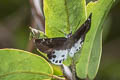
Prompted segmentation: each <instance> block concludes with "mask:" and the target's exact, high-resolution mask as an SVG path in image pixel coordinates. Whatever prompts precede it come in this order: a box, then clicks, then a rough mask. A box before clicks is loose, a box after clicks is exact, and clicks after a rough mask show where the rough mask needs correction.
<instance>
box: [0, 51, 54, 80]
mask: <svg viewBox="0 0 120 80" xmlns="http://www.w3.org/2000/svg"><path fill="white" fill-rule="evenodd" d="M52 74H53V69H52V67H51V66H50V64H49V63H48V62H47V61H46V60H44V59H43V58H42V57H40V56H37V55H34V54H32V53H30V52H26V51H22V50H16V49H1V50H0V80H45V79H51V77H50V76H51V75H52Z"/></svg>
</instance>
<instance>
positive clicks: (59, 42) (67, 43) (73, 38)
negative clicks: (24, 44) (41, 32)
mask: <svg viewBox="0 0 120 80" xmlns="http://www.w3.org/2000/svg"><path fill="white" fill-rule="evenodd" d="M91 16H92V13H91V14H90V16H89V17H88V19H87V20H86V21H85V22H84V23H83V24H82V25H81V27H80V28H79V29H78V30H77V31H76V32H75V33H74V34H73V35H72V34H69V36H68V37H56V38H42V39H35V44H36V47H37V48H38V49H39V50H40V51H41V52H43V53H46V54H47V57H48V59H49V61H50V62H51V63H53V64H55V65H62V63H63V61H64V60H65V59H67V56H68V55H69V56H70V57H73V56H74V55H75V53H76V52H78V51H79V50H80V49H81V47H82V45H83V42H84V40H85V36H86V33H87V32H88V31H89V29H90V26H91Z"/></svg>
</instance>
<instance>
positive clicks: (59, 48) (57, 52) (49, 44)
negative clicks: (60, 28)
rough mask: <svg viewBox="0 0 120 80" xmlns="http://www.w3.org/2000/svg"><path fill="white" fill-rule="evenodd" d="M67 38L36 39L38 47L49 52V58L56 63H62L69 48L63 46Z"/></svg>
mask: <svg viewBox="0 0 120 80" xmlns="http://www.w3.org/2000/svg"><path fill="white" fill-rule="evenodd" d="M66 41H67V38H47V39H36V40H35V43H36V46H37V48H38V49H39V50H40V51H41V52H44V53H46V54H47V56H48V58H49V60H50V61H51V62H52V63H53V64H56V65H61V64H62V62H63V61H64V60H65V59H66V58H67V54H68V50H67V49H65V48H63V47H64V43H65V42H66Z"/></svg>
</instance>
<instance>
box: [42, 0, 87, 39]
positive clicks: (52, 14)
mask: <svg viewBox="0 0 120 80" xmlns="http://www.w3.org/2000/svg"><path fill="white" fill-rule="evenodd" d="M44 12H45V20H46V23H45V27H46V28H45V29H46V30H45V31H46V35H47V36H48V37H63V36H65V35H64V34H62V33H65V34H69V33H70V31H71V30H72V32H74V31H75V30H76V29H77V27H78V25H79V24H80V22H81V23H82V22H83V21H84V20H85V19H86V14H85V13H86V6H85V1H84V0H44Z"/></svg>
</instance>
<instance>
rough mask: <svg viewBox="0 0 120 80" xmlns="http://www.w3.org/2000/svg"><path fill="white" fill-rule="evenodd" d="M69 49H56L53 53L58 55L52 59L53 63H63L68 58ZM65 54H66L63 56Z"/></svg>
mask: <svg viewBox="0 0 120 80" xmlns="http://www.w3.org/2000/svg"><path fill="white" fill-rule="evenodd" d="M67 54H68V50H67V49H66V50H55V53H54V54H53V55H56V57H55V58H53V57H52V59H50V61H51V63H53V64H55V65H62V62H63V61H64V60H65V59H66V58H67ZM63 55H64V56H63Z"/></svg>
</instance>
